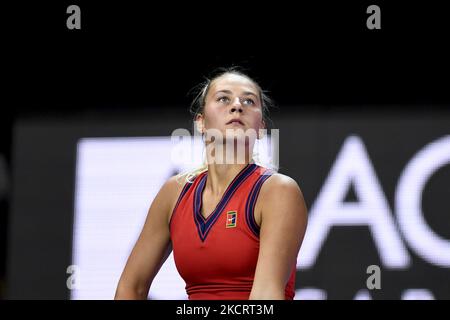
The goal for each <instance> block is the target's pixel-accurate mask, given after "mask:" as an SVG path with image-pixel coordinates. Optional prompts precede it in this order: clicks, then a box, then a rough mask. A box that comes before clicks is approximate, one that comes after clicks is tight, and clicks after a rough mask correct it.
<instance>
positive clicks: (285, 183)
mask: <svg viewBox="0 0 450 320" xmlns="http://www.w3.org/2000/svg"><path fill="white" fill-rule="evenodd" d="M283 190H284V191H286V190H297V191H300V192H301V190H300V186H299V184H298V183H297V181H296V180H295V179H293V178H291V177H289V176H287V175H285V174H282V173H278V172H275V173H273V174H272V175H271V176H270V177H269V178H268V179H267V180H266V182H265V183H264V184H263V185H262V187H261V193H263V192H268V191H270V192H277V191H283Z"/></svg>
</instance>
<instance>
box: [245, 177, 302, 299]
mask: <svg viewBox="0 0 450 320" xmlns="http://www.w3.org/2000/svg"><path fill="white" fill-rule="evenodd" d="M260 198H261V208H262V209H261V225H260V235H259V236H260V248H259V255H258V263H257V266H256V271H255V279H254V282H253V288H252V292H251V295H250V299H284V294H285V292H284V291H285V286H286V283H287V281H288V280H289V276H290V274H291V272H292V268H293V266H294V265H295V263H296V259H297V255H298V252H299V250H300V246H301V243H302V241H303V237H304V235H305V231H306V224H307V208H306V204H305V201H304V199H303V195H302V192H301V190H300V188H299V186H298V184H297V183H296V182H295V180H293V179H292V178H289V177H287V176H284V175H281V174H275V175H273V176H272V177H271V178H269V179H268V180H267V181H266V183H265V184H264V185H263V187H262V188H261V193H260ZM258 201H259V199H258Z"/></svg>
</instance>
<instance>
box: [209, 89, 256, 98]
mask: <svg viewBox="0 0 450 320" xmlns="http://www.w3.org/2000/svg"><path fill="white" fill-rule="evenodd" d="M218 93H226V94H232V92H231V91H230V90H219V91H217V92H216V93H215V94H218ZM242 94H243V95H244V96H255V97H258V96H257V95H256V94H254V93H253V92H251V91H244V92H243V93H242Z"/></svg>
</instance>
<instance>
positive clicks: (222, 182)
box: [205, 160, 253, 197]
mask: <svg viewBox="0 0 450 320" xmlns="http://www.w3.org/2000/svg"><path fill="white" fill-rule="evenodd" d="M249 163H253V160H251V161H249V162H245V163H244V164H217V163H212V164H209V165H208V177H207V179H206V186H205V188H206V189H207V190H208V193H209V194H211V195H213V196H217V197H220V196H221V195H222V194H223V193H224V192H225V189H226V188H227V187H228V185H229V184H230V183H231V181H232V180H233V179H234V178H235V177H236V175H237V174H238V173H239V172H240V171H242V170H243V169H244V168H245V167H246V166H247V165H248V164H249Z"/></svg>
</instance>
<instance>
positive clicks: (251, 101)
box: [244, 99, 255, 105]
mask: <svg viewBox="0 0 450 320" xmlns="http://www.w3.org/2000/svg"><path fill="white" fill-rule="evenodd" d="M244 103H245V104H252V105H253V104H255V101H253V99H245V100H244Z"/></svg>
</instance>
